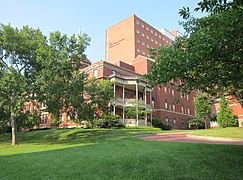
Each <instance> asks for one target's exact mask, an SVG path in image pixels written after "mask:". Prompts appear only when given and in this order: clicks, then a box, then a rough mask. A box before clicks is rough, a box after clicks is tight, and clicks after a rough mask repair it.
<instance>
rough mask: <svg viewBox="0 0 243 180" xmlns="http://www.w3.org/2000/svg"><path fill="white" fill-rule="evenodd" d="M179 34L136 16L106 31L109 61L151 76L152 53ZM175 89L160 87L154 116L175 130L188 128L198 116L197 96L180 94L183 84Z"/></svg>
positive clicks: (157, 91)
mask: <svg viewBox="0 0 243 180" xmlns="http://www.w3.org/2000/svg"><path fill="white" fill-rule="evenodd" d="M178 35H180V33H179V32H178V31H176V30H175V31H173V32H169V31H167V30H166V29H161V30H157V29H156V28H154V27H152V26H151V25H149V24H148V23H146V22H145V21H143V20H142V19H140V18H138V17H137V16H136V15H133V16H131V17H129V18H127V19H125V20H123V21H121V22H120V23H118V24H116V25H114V26H112V27H110V28H108V29H107V30H106V47H105V60H106V61H108V62H109V63H112V64H116V65H118V64H119V62H120V61H123V62H125V63H127V64H129V65H131V66H133V67H134V71H135V73H138V74H141V75H144V74H148V73H149V71H150V69H151V62H154V60H153V59H151V58H150V54H149V53H150V49H153V48H159V47H160V46H165V45H171V43H172V42H173V41H174V40H175V38H176V36H178ZM174 83H175V85H174V86H171V85H168V86H156V87H154V88H153V89H154V90H153V93H152V105H153V115H154V116H156V117H157V118H159V119H161V120H162V121H163V122H164V123H167V124H171V125H172V127H173V128H175V129H176V128H178V129H181V128H186V126H187V120H188V118H189V117H190V116H192V115H194V114H195V110H194V106H193V100H194V96H195V93H191V94H187V95H185V94H182V93H180V92H178V91H176V89H177V87H178V85H179V83H180V81H179V80H178V81H177V82H174Z"/></svg>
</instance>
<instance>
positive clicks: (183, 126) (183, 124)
mask: <svg viewBox="0 0 243 180" xmlns="http://www.w3.org/2000/svg"><path fill="white" fill-rule="evenodd" d="M181 126H182V128H185V121H184V120H182V122H181Z"/></svg>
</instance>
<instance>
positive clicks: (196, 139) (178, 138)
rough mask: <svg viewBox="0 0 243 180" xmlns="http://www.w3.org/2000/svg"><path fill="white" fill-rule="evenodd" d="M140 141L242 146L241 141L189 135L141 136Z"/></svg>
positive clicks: (162, 134)
mask: <svg viewBox="0 0 243 180" xmlns="http://www.w3.org/2000/svg"><path fill="white" fill-rule="evenodd" d="M142 139H144V140H150V141H168V142H188V143H204V144H232V145H243V140H240V139H239V140H236V139H227V138H222V139H220V138H213V137H210V138H207V137H200V136H190V133H161V134H158V135H148V136H143V137H142Z"/></svg>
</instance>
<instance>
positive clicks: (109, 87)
mask: <svg viewBox="0 0 243 180" xmlns="http://www.w3.org/2000/svg"><path fill="white" fill-rule="evenodd" d="M85 96H86V99H85V103H83V109H82V111H78V112H77V114H78V117H80V119H81V118H82V119H84V120H87V121H89V122H90V123H91V128H92V129H93V128H94V126H95V124H96V121H97V119H99V118H101V117H102V115H106V114H107V113H109V111H110V110H109V104H110V103H111V102H112V99H113V98H114V91H113V83H112V82H111V81H109V80H95V79H90V80H89V81H87V82H86V84H85Z"/></svg>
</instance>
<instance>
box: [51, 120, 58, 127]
mask: <svg viewBox="0 0 243 180" xmlns="http://www.w3.org/2000/svg"><path fill="white" fill-rule="evenodd" d="M59 124H60V120H59V119H57V118H51V125H52V126H58V125H59Z"/></svg>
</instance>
